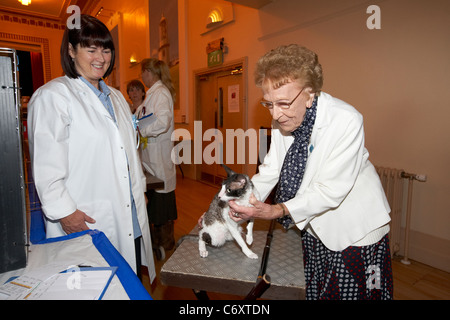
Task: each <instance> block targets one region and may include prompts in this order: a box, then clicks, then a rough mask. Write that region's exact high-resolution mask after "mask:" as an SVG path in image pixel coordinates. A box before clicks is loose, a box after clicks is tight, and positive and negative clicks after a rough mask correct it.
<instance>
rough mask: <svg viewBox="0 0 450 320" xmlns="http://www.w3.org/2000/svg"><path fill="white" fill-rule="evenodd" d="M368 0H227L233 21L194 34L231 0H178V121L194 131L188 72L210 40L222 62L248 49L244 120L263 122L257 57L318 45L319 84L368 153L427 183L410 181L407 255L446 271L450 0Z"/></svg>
mask: <svg viewBox="0 0 450 320" xmlns="http://www.w3.org/2000/svg"><path fill="white" fill-rule="evenodd" d="M373 3H377V4H378V5H379V7H380V9H381V29H380V30H369V29H368V28H367V27H366V20H367V19H368V18H369V16H370V14H367V13H366V9H367V7H368V6H369V5H370V4H373ZM373 3H371V2H361V1H358V0H345V1H339V2H338V1H334V0H320V1H310V2H304V1H289V0H277V1H274V3H272V4H270V5H267V6H265V7H263V8H262V9H260V10H256V9H252V8H248V7H243V6H240V5H233V10H234V21H233V22H231V23H229V24H226V25H224V26H223V27H221V28H219V29H216V30H214V31H211V32H209V33H207V34H204V35H201V33H202V32H203V31H204V30H205V27H204V26H205V24H206V17H207V14H208V13H209V11H211V10H212V9H213V8H214V7H217V6H219V7H220V6H228V5H230V3H229V2H227V1H220V0H217V1H207V0H195V1H192V0H191V1H189V0H179V15H181V17H180V18H181V20H184V21H183V24H184V25H185V26H186V28H187V29H186V30H181V28H182V25H183V24H181V23H180V31H181V32H184V34H183V35H181V34H180V38H182V37H183V36H184V37H185V38H184V39H180V70H181V75H180V81H182V80H181V79H184V80H185V82H186V84H187V87H186V88H185V92H186V94H187V96H185V97H183V99H184V101H182V109H183V108H185V110H186V114H187V119H188V121H189V124H188V125H184V126H180V127H187V128H189V129H190V130H191V132H192V128H193V119H194V108H193V107H192V106H193V105H194V93H193V90H194V84H193V72H194V71H195V70H198V69H201V68H205V67H206V53H205V48H206V45H207V43H208V42H210V41H212V40H215V39H218V38H220V37H224V38H225V43H226V45H227V46H228V53H227V54H226V55H225V58H224V61H225V63H226V62H227V61H232V60H235V59H239V58H241V57H245V56H246V57H248V64H249V66H248V77H249V85H248V108H249V122H248V127H249V128H259V126H260V125H268V124H270V118H269V117H268V115H267V114H264V112H261V107H259V105H258V101H259V99H260V98H261V94H260V91H259V89H257V88H255V86H254V85H253V71H254V65H255V63H256V61H257V59H258V57H260V56H261V55H262V54H264V53H265V52H266V51H267V50H269V49H271V48H273V47H275V46H278V45H281V44H288V43H293V42H295V43H300V44H303V45H305V46H307V47H309V48H310V49H312V50H314V51H316V52H317V53H318V54H319V58H320V61H321V63H322V66H323V69H324V76H325V82H324V91H326V92H328V93H330V94H332V95H334V96H336V97H338V98H340V99H342V100H345V101H347V102H348V103H350V104H352V105H354V106H355V107H356V108H357V109H358V110H359V111H360V112H361V113H362V114H363V115H364V119H365V130H366V146H367V148H368V150H369V152H370V160H371V161H372V162H373V163H374V164H376V165H380V166H387V167H395V168H402V169H404V170H406V171H408V172H412V173H420V174H426V175H427V177H428V180H427V182H425V183H421V182H415V183H414V193H413V204H412V220H411V229H412V234H411V248H410V257H411V258H414V257H416V258H417V259H419V260H422V261H423V260H425V261H424V262H427V261H426V260H430V259H433V261H436V262H433V263H434V264H435V265H439V267H441V268H443V269H446V270H450V260H449V243H450V231H449V230H450V229H449V226H450V214H449V213H450V212H449V211H450V210H449V208H448V202H447V201H448V195H449V194H450V170H449V169H448V167H447V166H448V163H449V162H450V143H449V138H450V125H449V120H448V119H449V117H450V108H449V107H450V106H449V101H450V90H449V88H448V85H449V81H448V75H449V74H450V59H449V52H450V40H449V39H450V2H448V1H446V0H432V1H421V0H414V1H412V0H385V1H373ZM181 43H184V46H183V45H181ZM424 237H425V238H427V237H428V238H429V241H428V240H427V241H428V242H427V241H423V239H424ZM428 238H427V239H428ZM419 239H421V240H419ZM427 246H428V247H427ZM427 254H428V255H432V256H433V257H432V258H430V256H427ZM430 261H431V260H430ZM430 264H431V262H430Z"/></svg>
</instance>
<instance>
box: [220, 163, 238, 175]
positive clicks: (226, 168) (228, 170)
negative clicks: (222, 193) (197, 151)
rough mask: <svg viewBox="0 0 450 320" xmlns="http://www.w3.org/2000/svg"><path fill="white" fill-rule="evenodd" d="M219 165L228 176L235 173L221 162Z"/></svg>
mask: <svg viewBox="0 0 450 320" xmlns="http://www.w3.org/2000/svg"><path fill="white" fill-rule="evenodd" d="M220 165H221V166H222V167H223V168H224V169H225V171H226V172H227V175H228V177H229V176H232V175H233V174H236V173H235V172H234V171H233V170H231V169H230V168H229V167H227V166H226V165H224V164H223V163H221V164H220Z"/></svg>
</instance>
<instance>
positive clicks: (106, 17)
mask: <svg viewBox="0 0 450 320" xmlns="http://www.w3.org/2000/svg"><path fill="white" fill-rule="evenodd" d="M100 7H104V10H103V11H102V13H101V15H100V16H98V18H99V19H100V20H102V21H103V22H104V23H105V24H106V26H107V27H108V28H109V29H110V30H111V29H113V28H114V27H116V26H117V28H118V33H119V48H118V49H119V50H118V51H119V56H120V61H117V62H116V66H117V63H119V68H118V69H119V79H120V80H119V82H120V84H119V85H120V91H121V92H122V94H123V95H124V97H125V98H126V99H128V95H127V92H126V89H127V83H128V82H129V81H130V80H133V79H140V77H141V67H140V64H139V63H137V64H135V65H131V64H130V57H131V56H135V58H136V59H137V60H138V61H141V60H142V59H145V58H148V57H150V38H149V37H150V32H149V24H148V1H146V0H134V1H123V0H101V1H100V2H99V3H98V4H97V6H96V7H95V9H94V10H93V12H92V14H95V13H96V12H97V11H98V9H99V8H100ZM111 14H113V15H112V16H111Z"/></svg>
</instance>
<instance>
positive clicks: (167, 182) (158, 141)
mask: <svg viewBox="0 0 450 320" xmlns="http://www.w3.org/2000/svg"><path fill="white" fill-rule="evenodd" d="M151 113H153V116H154V117H156V121H155V122H153V123H152V124H150V125H149V126H148V127H146V128H145V129H140V132H141V134H142V136H144V137H148V144H147V147H146V148H145V149H143V148H142V146H141V150H140V152H141V159H142V162H143V163H144V164H145V167H146V168H149V169H150V171H151V172H150V173H151V174H152V175H154V176H156V177H158V178H159V179H161V180H163V181H164V190H156V192H164V193H168V192H171V191H174V190H175V188H176V184H177V178H176V176H177V173H176V168H175V164H174V163H173V161H172V158H171V152H172V149H173V141H172V140H171V137H172V132H173V130H174V121H173V100H172V96H171V95H170V92H169V89H167V87H166V86H165V85H164V84H163V83H162V82H161V80H159V81H157V82H156V83H155V84H154V85H153V86H152V87H151V88H150V89H148V90H147V95H146V98H145V101H144V102H143V103H142V104H141V105H140V106H139V107H138V108H137V109H136V112H135V114H136V116H137V117H138V118H142V117H143V116H146V115H149V114H151Z"/></svg>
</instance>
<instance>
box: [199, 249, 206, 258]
mask: <svg viewBox="0 0 450 320" xmlns="http://www.w3.org/2000/svg"><path fill="white" fill-rule="evenodd" d="M199 252H200V257H202V258H206V257H207V256H208V251H207V250H199Z"/></svg>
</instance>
